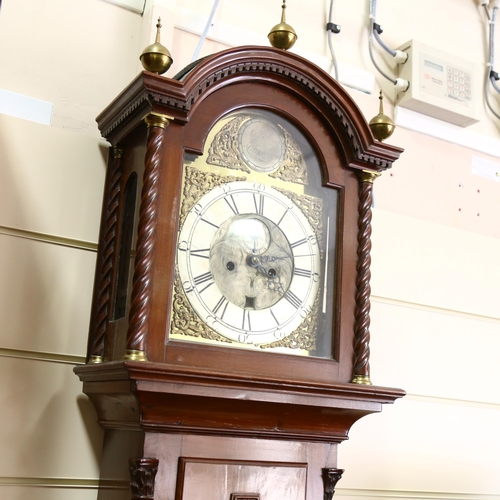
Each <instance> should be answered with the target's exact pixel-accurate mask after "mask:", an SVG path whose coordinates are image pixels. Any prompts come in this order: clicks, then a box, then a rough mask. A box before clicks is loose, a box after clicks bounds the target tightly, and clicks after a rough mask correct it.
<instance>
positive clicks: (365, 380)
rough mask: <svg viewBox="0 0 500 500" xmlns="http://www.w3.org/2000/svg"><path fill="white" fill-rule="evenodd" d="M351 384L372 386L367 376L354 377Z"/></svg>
mask: <svg viewBox="0 0 500 500" xmlns="http://www.w3.org/2000/svg"><path fill="white" fill-rule="evenodd" d="M351 383H352V384H362V385H372V381H371V380H370V377H368V376H367V375H354V377H353V379H352V380H351Z"/></svg>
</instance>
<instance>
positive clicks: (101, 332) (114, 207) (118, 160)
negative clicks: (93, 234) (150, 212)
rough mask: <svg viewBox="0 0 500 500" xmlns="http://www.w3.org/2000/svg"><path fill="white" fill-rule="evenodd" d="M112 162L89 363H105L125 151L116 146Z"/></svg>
mask: <svg viewBox="0 0 500 500" xmlns="http://www.w3.org/2000/svg"><path fill="white" fill-rule="evenodd" d="M112 154H113V163H112V166H111V176H110V183H109V191H108V193H107V200H108V204H107V206H106V220H105V228H104V238H103V242H102V245H103V252H102V266H101V275H100V278H99V285H98V289H97V301H96V304H97V309H96V311H97V312H96V315H95V329H94V333H93V336H92V343H91V347H90V358H89V363H92V364H96V363H102V362H103V358H104V340H105V337H106V328H107V323H108V317H109V303H110V297H111V272H112V266H113V257H114V252H115V240H116V227H117V222H118V202H119V198H120V183H121V179H122V173H123V168H122V157H123V150H122V149H120V148H118V147H116V146H115V147H114V148H113V151H112Z"/></svg>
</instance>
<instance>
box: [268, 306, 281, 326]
mask: <svg viewBox="0 0 500 500" xmlns="http://www.w3.org/2000/svg"><path fill="white" fill-rule="evenodd" d="M269 312H270V313H271V316H272V317H273V319H274V321H276V324H277V325H278V326H280V322H279V321H278V320H277V319H276V316H275V315H274V313H273V310H272V309H269Z"/></svg>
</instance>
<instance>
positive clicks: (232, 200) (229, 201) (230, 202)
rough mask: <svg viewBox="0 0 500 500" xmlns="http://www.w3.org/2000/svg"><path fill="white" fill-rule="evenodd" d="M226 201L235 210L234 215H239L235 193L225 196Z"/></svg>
mask: <svg viewBox="0 0 500 500" xmlns="http://www.w3.org/2000/svg"><path fill="white" fill-rule="evenodd" d="M224 201H225V202H226V203H227V204H228V206H229V208H230V209H231V210H232V211H233V214H234V215H239V214H240V212H239V211H238V207H237V206H236V202H235V201H234V198H233V195H232V194H230V195H229V196H226V197H225V198H224Z"/></svg>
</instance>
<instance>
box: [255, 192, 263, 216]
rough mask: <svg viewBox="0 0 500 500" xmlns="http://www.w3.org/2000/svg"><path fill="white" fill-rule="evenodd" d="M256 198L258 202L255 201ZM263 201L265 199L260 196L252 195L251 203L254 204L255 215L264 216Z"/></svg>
mask: <svg viewBox="0 0 500 500" xmlns="http://www.w3.org/2000/svg"><path fill="white" fill-rule="evenodd" d="M257 196H258V197H259V200H258V201H257ZM264 200H265V197H264V196H262V195H261V194H259V195H256V194H255V193H253V202H254V204H255V213H256V214H258V215H264Z"/></svg>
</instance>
